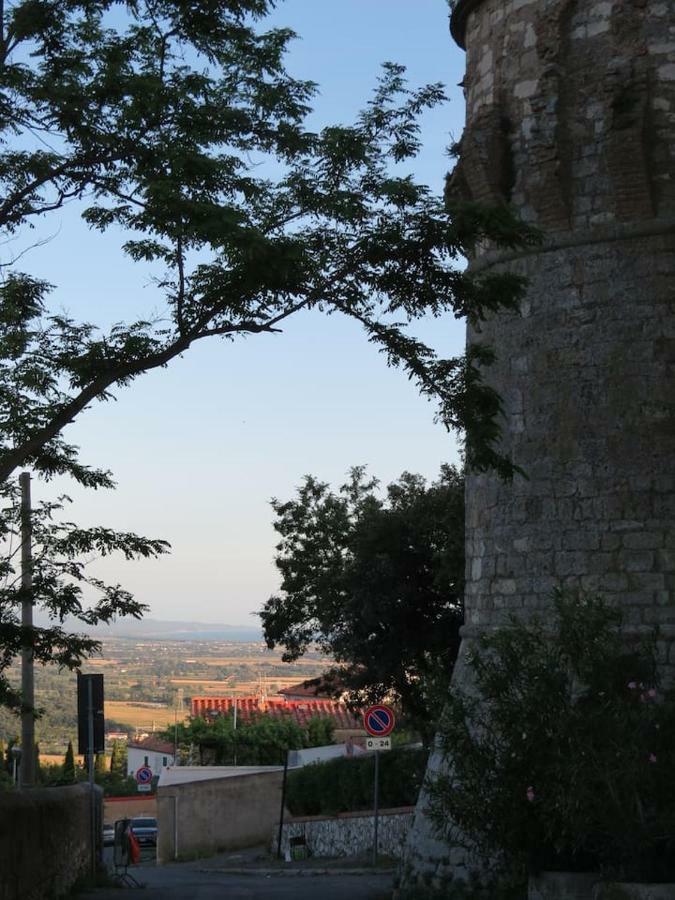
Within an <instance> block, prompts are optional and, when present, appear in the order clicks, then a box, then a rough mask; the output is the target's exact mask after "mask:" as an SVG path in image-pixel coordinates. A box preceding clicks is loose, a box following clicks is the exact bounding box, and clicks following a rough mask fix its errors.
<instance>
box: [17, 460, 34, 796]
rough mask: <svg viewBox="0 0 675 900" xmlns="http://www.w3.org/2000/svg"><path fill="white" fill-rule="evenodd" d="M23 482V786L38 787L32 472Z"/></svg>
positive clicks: (23, 478) (21, 774)
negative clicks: (36, 776) (34, 661)
mask: <svg viewBox="0 0 675 900" xmlns="http://www.w3.org/2000/svg"><path fill="white" fill-rule="evenodd" d="M19 484H20V485H21V593H22V600H21V628H22V632H23V633H22V636H21V751H22V752H21V766H20V768H19V780H20V782H21V784H20V786H21V787H22V788H26V787H35V770H36V764H35V685H34V681H33V679H34V674H33V641H34V640H35V636H34V633H33V550H32V546H31V544H32V524H31V502H30V473H29V472H22V473H21V474H20V475H19Z"/></svg>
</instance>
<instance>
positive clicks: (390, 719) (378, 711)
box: [363, 703, 396, 737]
mask: <svg viewBox="0 0 675 900" xmlns="http://www.w3.org/2000/svg"><path fill="white" fill-rule="evenodd" d="M395 721H396V720H395V719H394V710H393V709H392V708H391V707H390V706H382V704H379V703H378V704H376V705H375V706H369V707H368V709H367V710H366V711H365V712H364V714H363V724H364V727H365V729H366V731H367V732H368V734H370V735H372V736H373V737H386V736H387V735H388V734H391V733H392V731H393V730H394V723H395Z"/></svg>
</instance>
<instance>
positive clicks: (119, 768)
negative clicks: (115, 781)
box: [110, 740, 127, 776]
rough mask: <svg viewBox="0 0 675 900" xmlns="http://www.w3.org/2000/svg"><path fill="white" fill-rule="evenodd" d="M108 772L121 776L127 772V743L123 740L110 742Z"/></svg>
mask: <svg viewBox="0 0 675 900" xmlns="http://www.w3.org/2000/svg"><path fill="white" fill-rule="evenodd" d="M110 774H111V775H122V776H125V775H126V774H127V745H126V743H125V742H124V741H118V740H115V741H113V742H112V751H111V753H110Z"/></svg>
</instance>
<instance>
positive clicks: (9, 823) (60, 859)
mask: <svg viewBox="0 0 675 900" xmlns="http://www.w3.org/2000/svg"><path fill="white" fill-rule="evenodd" d="M94 791H95V795H94V803H93V806H92V803H91V795H90V793H89V786H88V785H73V786H72V787H53V788H33V789H31V790H26V791H16V792H11V793H9V792H7V793H4V794H1V795H0V900H56V898H59V897H65V896H66V895H69V894H70V891H71V888H72V887H73V885H74V884H75V883H76V882H77V880H78V879H79V878H81V877H83V876H86V875H88V873H89V872H90V865H91V834H92V830H91V814H92V812H93V814H94V833H95V834H96V835H97V841H100V835H101V824H102V822H101V807H102V792H101V789H100V788H98V787H97V788H94ZM99 851H100V844H99V845H98V846H97V847H96V853H97V854H98V852H99Z"/></svg>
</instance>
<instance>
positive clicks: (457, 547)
mask: <svg viewBox="0 0 675 900" xmlns="http://www.w3.org/2000/svg"><path fill="white" fill-rule="evenodd" d="M376 488H377V481H376V480H375V479H369V478H367V477H366V471H365V469H364V468H363V467H357V468H354V469H352V470H351V473H350V479H349V481H348V482H347V483H346V484H344V485H342V487H341V488H340V489H339V491H337V492H333V491H332V490H331V489H330V487H329V486H328V485H327V484H325V483H322V482H319V481H317V480H316V479H315V478H313V477H312V476H307V477H306V478H305V479H304V482H303V484H302V486H301V487H300V488H299V489H298V492H297V496H296V498H295V499H293V500H290V501H288V502H286V503H282V502H280V501H278V500H274V501H273V502H272V506H273V509H274V511H275V513H276V516H277V518H276V521H275V523H274V527H275V530H276V531H277V533H278V534H279V535H280V536H281V541H280V543H279V544H278V545H277V556H276V561H275V562H276V566H277V569H278V570H279V572H280V574H281V591H280V593H279V594H277V595H275V596H273V597H270V599H269V600H268V601H267V602H266V604H265V606H264V607H263V609H262V611H261V612H260V617H261V619H262V623H263V629H264V634H265V639H266V641H267V645H268V647H275V646H277V645H278V644H281V645H282V646H283V647H284V656H283V658H284V659H285V660H289V661H290V660H295V659H297V658H298V657H299V656H301V655H302V654H303V653H305V652H306V651H307V649H308V648H310V647H312V646H314V645H315V644H317V645H318V646H319V647H320V648H321V649H322V650H323V651H324V652H325V653H326V654H327V655H329V656H330V657H331V658H332V659H335V660H336V661H337V662H338V664H339V665H338V667H337V668H335V669H333V670H332V672H330V673H329V676H328V684H330V682H331V681H332V682H333V683H334V685H335V690H336V693H339V692H342V691H343V690H345V689H347V690H348V691H349V695H350V701H351V702H352V703H354V704H355V705H363V704H365V703H368V702H377V701H381V700H383V699H385V698H386V697H389V696H391V695H392V694H393V695H394V696H396V697H397V698H398V699H399V700H400V702H401V704H402V707H403V711H404V713H405V714H406V715H407V716H408V718H409V720H410V721H411V722H412V724H414V726H415V727H416V728H418V729H419V730H420V731H421V732H422V734H423V736H424V737H425V738H426V739H427V741H428V740H430V739H431V738H432V736H433V731H434V727H435V726H434V714H433V713H432V711H431V708H432V707H435V708H436V709H439V710H440V708H441V706H442V704H443V702H444V698H445V692H446V690H447V686H448V683H449V681H450V675H451V672H452V667H453V665H454V661H455V657H456V655H457V650H458V648H459V628H460V626H461V624H462V621H463V603H462V598H463V590H464V479H463V477H462V475H461V474H460V473H459V472H458V471H457V470H456V469H454V468H452V467H451V466H443V468H442V469H441V473H440V476H439V478H438V480H437V481H436V482H434V483H432V484H431V485H427V484H426V483H425V481H424V479H423V478H421V477H420V476H419V475H411V474H409V473H404V474H403V475H402V476H401V478H400V479H399V480H398V481H396V482H394V483H393V484H390V485H389V486H388V488H387V493H386V499H381V498H380V497H379V496H378V495H377V493H376Z"/></svg>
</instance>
